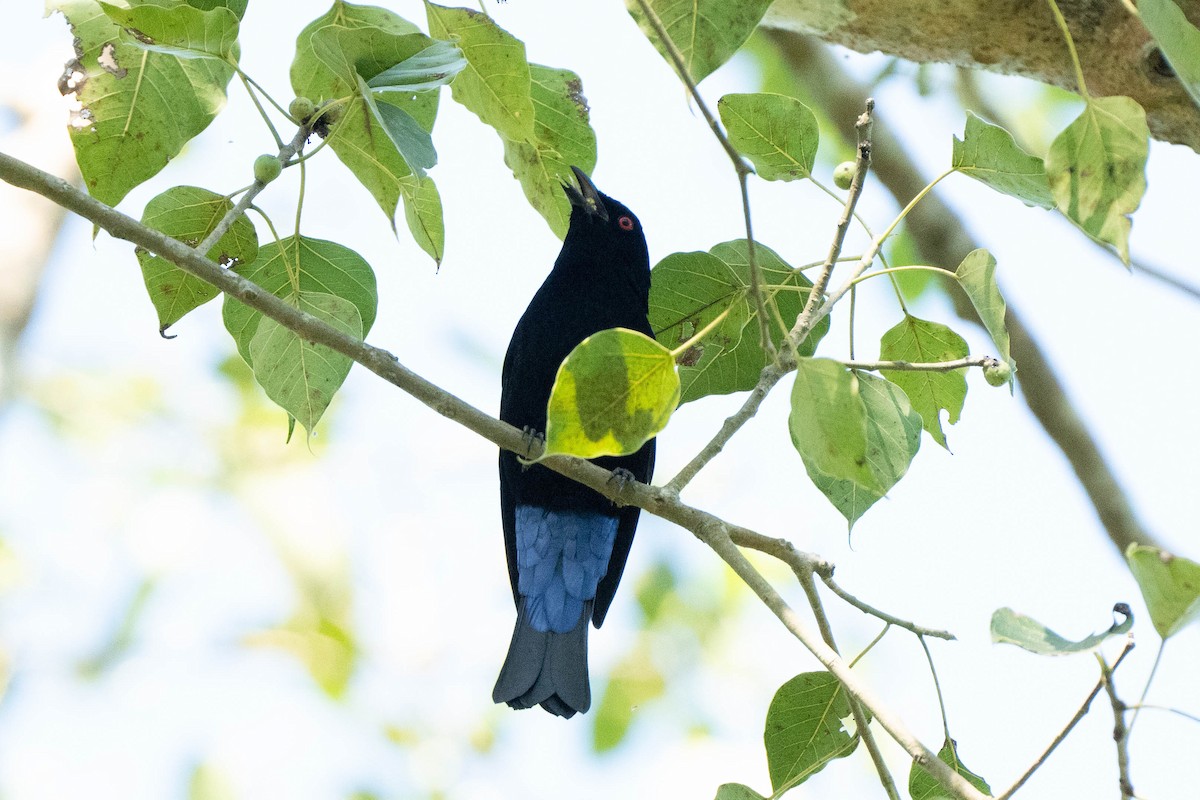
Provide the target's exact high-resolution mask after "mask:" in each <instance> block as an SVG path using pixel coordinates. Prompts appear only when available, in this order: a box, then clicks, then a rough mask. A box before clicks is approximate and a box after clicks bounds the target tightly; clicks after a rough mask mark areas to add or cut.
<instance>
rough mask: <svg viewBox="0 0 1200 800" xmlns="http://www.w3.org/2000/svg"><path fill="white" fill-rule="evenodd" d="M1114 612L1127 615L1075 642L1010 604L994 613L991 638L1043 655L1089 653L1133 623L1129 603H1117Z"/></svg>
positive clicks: (1124, 631)
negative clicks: (1014, 609)
mask: <svg viewBox="0 0 1200 800" xmlns="http://www.w3.org/2000/svg"><path fill="white" fill-rule="evenodd" d="M1113 613H1114V614H1120V615H1122V616H1123V617H1124V619H1123V620H1121V621H1120V622H1117V621H1116V620H1115V619H1114V620H1113V624H1112V626H1111V627H1109V629H1108V630H1106V631H1102V632H1100V633H1094V634H1092V635H1091V636H1088V637H1086V638H1084V639H1080V640H1079V641H1077V642H1073V641H1071V640H1070V639H1064V638H1063V637H1061V636H1059V635H1058V634H1057V633H1055V632H1054V631H1052V630H1050V629H1049V628H1047V627H1046V626H1045V625H1043V624H1042V623H1040V622H1038V621H1037V620H1035V619H1032V618H1031V617H1027V616H1025V615H1024V614H1018V613H1017V612H1016V611H1013V610H1012V609H1011V608H1000V609H997V610H996V612H995V613H993V614H992V641H993V642H1007V643H1008V644H1015V645H1016V646H1017V647H1020V648H1022V649H1024V650H1028V651H1029V652H1031V653H1037V654H1038V655H1040V656H1066V655H1071V654H1073V653H1086V652H1088V651H1090V650H1095V649H1096V648H1097V647H1099V646H1100V645H1101V644H1103V643H1104V641H1105V640H1106V639H1110V638H1112V637H1113V636H1121V635H1123V634H1125V633H1126V632H1128V631H1129V629H1130V628H1132V627H1133V615H1132V614H1131V613H1130V612H1129V606H1126V605H1124V604H1123V603H1118V604H1117V605H1116V606H1115V607H1114V608H1113Z"/></svg>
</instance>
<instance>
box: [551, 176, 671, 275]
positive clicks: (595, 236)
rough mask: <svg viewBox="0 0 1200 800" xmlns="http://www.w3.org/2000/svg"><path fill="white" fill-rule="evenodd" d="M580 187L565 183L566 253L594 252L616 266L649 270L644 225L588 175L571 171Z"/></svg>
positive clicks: (564, 247) (564, 244)
mask: <svg viewBox="0 0 1200 800" xmlns="http://www.w3.org/2000/svg"><path fill="white" fill-rule="evenodd" d="M571 172H573V173H574V174H575V180H576V181H578V183H579V186H578V187H575V186H573V185H571V184H567V183H564V184H563V191H564V192H566V195H567V199H569V200H570V201H571V224H570V227H569V228H568V230H567V238H566V241H564V242H563V249H564V251H567V250H568V249H569V250H571V251H572V252H573V253H576V254H578V253H579V252H581V251H587V252H592V253H595V254H597V255H600V256H604V257H605V258H606V259H608V260H611V261H613V262H615V263H619V264H626V265H629V266H634V267H640V266H644V267H645V268H646V269H647V270H648V269H649V268H650V259H649V255H648V254H647V251H646V236H645V234H644V233H643V232H642V223H641V222H639V221H638V218H637V217H636V216H635V215H634V213H633V212H632V211H630V210H629V209H628V208H626V207H625V205H624V204H622V203H620V202H618V201H616V200H613V199H612V198H611V197H609V196H608V195H606V194H603V193H601V192H600V191H599V190H598V189H597V188H596V184H594V183H592V179H591V178H589V177H588V175H587V173H586V172H584V171H583V170H581V169H580V168H579V167H571Z"/></svg>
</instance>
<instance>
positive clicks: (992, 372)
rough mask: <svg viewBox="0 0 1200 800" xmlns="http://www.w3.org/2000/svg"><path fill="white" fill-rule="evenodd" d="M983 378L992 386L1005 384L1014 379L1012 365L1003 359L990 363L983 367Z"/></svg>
mask: <svg viewBox="0 0 1200 800" xmlns="http://www.w3.org/2000/svg"><path fill="white" fill-rule="evenodd" d="M983 378H984V380H986V381H987V382H988V383H989V384H991V385H992V386H1003V385H1004V384H1006V383H1008V382H1009V381H1010V380H1012V367H1010V366H1009V365H1008V364H1006V363H1005V362H1003V361H997V362H995V363H993V364H988V365H987V366H986V367H984V368H983Z"/></svg>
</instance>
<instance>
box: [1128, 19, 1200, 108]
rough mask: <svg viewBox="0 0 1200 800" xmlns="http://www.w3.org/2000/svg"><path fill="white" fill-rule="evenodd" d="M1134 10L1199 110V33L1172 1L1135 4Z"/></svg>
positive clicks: (1199, 30)
mask: <svg viewBox="0 0 1200 800" xmlns="http://www.w3.org/2000/svg"><path fill="white" fill-rule="evenodd" d="M1137 10H1138V16H1140V17H1141V18H1142V24H1143V25H1145V26H1146V28H1147V29H1148V30H1149V31H1150V33H1151V35H1152V36H1154V40H1155V41H1156V42H1158V46H1159V48H1160V49H1161V50H1162V52H1163V55H1164V56H1166V59H1167V63H1168V64H1170V65H1171V69H1173V70H1175V76H1176V77H1177V78H1179V82H1180V83H1182V84H1183V88H1184V89H1186V90H1187V93H1188V94H1189V95H1191V97H1192V102H1193V103H1195V104H1196V105H1197V106H1200V29H1197V28H1196V26H1195V25H1193V24H1192V23H1191V22H1190V21H1188V18H1187V16H1185V15H1184V13H1183V9H1182V8H1180V7H1179V6H1178V5H1177V4H1176V3H1175V2H1174V0H1138V4H1137Z"/></svg>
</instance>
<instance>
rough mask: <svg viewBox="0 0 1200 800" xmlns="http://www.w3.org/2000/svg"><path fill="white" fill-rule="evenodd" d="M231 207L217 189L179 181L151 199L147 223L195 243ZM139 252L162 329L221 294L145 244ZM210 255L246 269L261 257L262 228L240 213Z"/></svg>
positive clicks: (143, 214)
mask: <svg viewBox="0 0 1200 800" xmlns="http://www.w3.org/2000/svg"><path fill="white" fill-rule="evenodd" d="M232 209H233V203H232V202H231V201H230V200H229V199H228V198H226V197H222V196H221V195H219V194H217V193H216V192H210V191H209V190H208V189H201V188H200V187H198V186H176V187H173V188H171V189H168V190H167V191H165V192H163V193H162V194H160V195H158V196H157V197H155V198H154V199H153V200H151V201H150V202H149V203H147V204H146V210H145V211H144V212H143V213H142V224H143V225H146V226H148V227H151V228H154V229H155V230H156V231H161V232H163V233H165V234H166V235H167V236H170V237H171V238H173V239H178V240H179V241H181V242H183V243H184V244H186V245H188V246H189V247H195V246H196V245H198V244H200V242H202V241H203V240H204V237H206V236H208V234H210V233H212V231H213V230H214V229H215V228H216V227H217V223H218V222H220V221H221V219H222V218H223V217H224V216H225V215H226V214H227V213H229V211H230V210H232ZM134 252H135V253H136V254H137V260H138V263H139V264H140V265H141V267H142V278H143V279H144V280H145V282H146V292H147V293H148V294H149V295H150V301H151V302H152V303H154V309H155V310H156V311H157V312H158V326H159V327H158V331H159V333H162V332H164V331H166V329H167V328H169V327H170V326H172V325H174V324H175V323H176V322H178V321H179V320H180V319H181V318H182V317H183V316H184V315H185V314H187V313H188V312H189V311H191V310H192V309H193V308H198V307H199V306H202V305H204V304H205V303H207V302H208V301H209V300H212V299H213V298H214V297H216V296H217V295H218V294H219V290H218V289H217V287H215V286H213V285H212V284H211V283H208V282H207V281H202V280H200V279H199V278H197V277H195V276H194V275H191V274H190V273H187V272H184V271H183V270H181V269H180V268H179V267H177V266H175V265H174V264H172V263H171V262H170V261H167V260H166V259H165V258H160V257H159V256H156V255H153V254H151V253H149V252H147V251H146V250H143V249H141V248H140V247H139V248H138V249H136V250H135V251H134ZM207 255H208V257H209V258H210V259H212V260H213V261H216V262H218V263H219V264H221V265H222V266H225V267H230V268H232V269H235V270H239V269H245V268H246V267H248V266H249V265H250V264H251V263H253V261H254V259H255V258H257V257H258V234H256V233H255V231H254V225H252V224H251V223H250V220H248V219H246V216H245V214H243V215H242V216H240V217H238V218H237V221H236V222H234V223H233V226H232V227H231V228H230V229H229V231H228V232H227V233H226V234H225V235H224V236H222V237H221V238H220V239H219V240H218V241H217V243H216V244H215V245H213V248H212V249H211V250H209V251H208V253H207Z"/></svg>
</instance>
